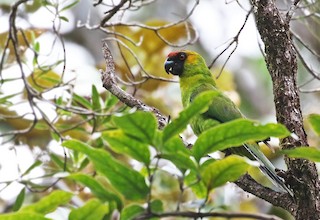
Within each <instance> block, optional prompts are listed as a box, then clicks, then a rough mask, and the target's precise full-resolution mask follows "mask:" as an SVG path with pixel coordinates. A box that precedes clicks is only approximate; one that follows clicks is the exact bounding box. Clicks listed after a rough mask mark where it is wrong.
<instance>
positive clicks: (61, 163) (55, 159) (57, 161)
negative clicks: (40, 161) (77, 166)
mask: <svg viewBox="0 0 320 220" xmlns="http://www.w3.org/2000/svg"><path fill="white" fill-rule="evenodd" d="M50 158H51V160H52V162H54V163H55V164H56V165H57V166H58V167H60V168H62V169H66V171H67V172H69V171H70V169H69V168H68V166H66V165H65V162H64V161H62V160H61V159H60V157H59V156H57V155H55V154H50Z"/></svg>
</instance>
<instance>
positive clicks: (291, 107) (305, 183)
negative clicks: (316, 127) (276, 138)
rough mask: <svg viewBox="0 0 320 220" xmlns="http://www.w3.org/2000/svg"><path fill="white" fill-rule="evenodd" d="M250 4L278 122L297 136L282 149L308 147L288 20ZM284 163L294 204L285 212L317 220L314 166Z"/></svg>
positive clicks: (268, 3)
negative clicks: (253, 7)
mask: <svg viewBox="0 0 320 220" xmlns="http://www.w3.org/2000/svg"><path fill="white" fill-rule="evenodd" d="M297 3H298V1H295V2H294V4H297ZM253 4H254V6H255V7H256V10H255V16H256V22H257V27H258V30H259V33H260V35H261V39H262V41H263V42H264V44H265V53H266V58H265V59H266V63H267V67H268V70H269V72H270V75H271V78H272V81H273V92H274V102H275V106H276V114H277V121H278V122H279V123H281V124H284V125H285V126H286V127H287V128H288V129H289V130H290V131H291V132H293V133H295V134H296V135H297V136H298V139H294V138H293V137H288V138H285V139H283V140H282V141H281V144H282V146H283V148H293V147H299V146H307V145H308V143H307V136H306V133H305V131H304V128H303V118H302V113H301V108H300V99H299V94H298V89H297V85H296V75H297V58H296V52H295V50H294V47H293V43H292V39H291V34H290V30H289V22H290V19H289V20H288V16H287V17H285V16H284V15H282V14H281V13H280V12H279V10H278V8H277V7H276V4H275V1H274V0H255V1H253ZM286 162H287V165H288V177H287V182H288V184H289V185H290V186H291V188H292V189H293V190H294V192H295V196H296V204H297V205H296V206H292V207H291V208H290V209H287V210H288V211H290V212H291V213H292V214H293V215H294V216H295V217H296V219H320V199H319V198H320V193H319V192H320V183H319V180H318V173H317V170H316V167H315V164H314V163H312V162H310V161H307V160H303V159H288V158H287V159H286Z"/></svg>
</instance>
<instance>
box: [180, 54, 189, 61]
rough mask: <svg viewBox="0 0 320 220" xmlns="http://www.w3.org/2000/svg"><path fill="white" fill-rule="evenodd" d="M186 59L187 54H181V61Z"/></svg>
mask: <svg viewBox="0 0 320 220" xmlns="http://www.w3.org/2000/svg"><path fill="white" fill-rule="evenodd" d="M186 57H187V55H186V54H185V53H180V54H179V60H181V61H183V60H185V59H186Z"/></svg>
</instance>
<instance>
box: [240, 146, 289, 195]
mask: <svg viewBox="0 0 320 220" xmlns="http://www.w3.org/2000/svg"><path fill="white" fill-rule="evenodd" d="M243 146H244V147H245V148H246V150H247V151H248V152H249V153H250V154H251V155H252V156H253V157H254V158H255V159H256V160H257V161H258V162H259V163H260V167H259V168H260V170H261V172H263V173H264V174H265V175H266V176H267V177H268V178H269V179H270V181H271V182H272V183H273V184H274V185H275V186H278V187H279V188H280V189H281V190H283V191H286V192H288V193H289V194H290V195H291V196H292V197H293V191H292V190H291V189H290V188H289V187H288V186H287V185H286V184H285V181H284V179H283V178H281V177H280V176H278V175H277V173H276V168H275V167H274V166H273V164H272V163H271V162H270V160H269V159H268V158H267V157H266V156H265V155H264V154H263V153H262V152H261V151H260V150H259V149H258V148H259V146H258V144H255V143H254V144H244V145H243Z"/></svg>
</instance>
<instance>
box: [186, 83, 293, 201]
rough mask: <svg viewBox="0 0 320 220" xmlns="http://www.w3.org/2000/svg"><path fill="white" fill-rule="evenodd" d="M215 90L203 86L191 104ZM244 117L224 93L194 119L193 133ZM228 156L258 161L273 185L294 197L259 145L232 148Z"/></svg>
mask: <svg viewBox="0 0 320 220" xmlns="http://www.w3.org/2000/svg"><path fill="white" fill-rule="evenodd" d="M208 90H215V91H218V90H217V88H215V87H214V86H208V85H201V86H199V87H198V88H197V89H195V91H194V92H193V93H192V94H191V96H190V103H191V102H192V101H193V100H194V98H195V97H196V96H197V95H199V94H200V93H201V92H204V91H208ZM242 117H244V116H243V115H242V114H241V112H240V110H239V109H238V108H237V107H236V106H235V104H234V103H233V102H232V101H231V100H230V99H229V98H228V97H226V96H225V95H224V94H223V93H222V92H220V95H218V96H215V97H214V98H213V100H212V103H211V105H210V106H209V109H208V111H207V112H205V113H203V114H201V115H199V116H196V117H194V119H193V120H192V121H191V123H190V124H191V127H192V129H193V131H194V132H195V133H196V134H197V135H199V134H201V133H202V132H203V131H204V130H207V129H209V128H211V127H213V126H216V125H218V124H220V123H224V122H228V121H231V120H234V119H238V118H242ZM226 153H227V154H230V153H232V154H238V155H242V156H246V157H248V158H249V159H251V160H252V159H254V160H257V161H258V162H259V163H260V167H259V168H260V170H261V171H262V172H263V173H264V174H265V175H266V176H267V177H269V179H270V180H271V182H272V183H273V184H275V185H276V186H278V187H280V188H281V189H282V190H285V191H287V192H288V193H289V194H290V195H291V196H292V195H293V193H292V190H290V189H289V188H288V187H287V186H286V184H285V182H284V180H283V179H282V178H281V177H279V176H278V175H277V173H276V168H275V167H274V166H273V164H272V163H271V162H270V161H269V159H268V158H267V157H266V156H265V155H264V154H263V153H262V152H261V151H260V149H259V145H258V144H257V143H246V144H244V145H243V146H241V147H234V148H230V149H228V150H227V152H226Z"/></svg>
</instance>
